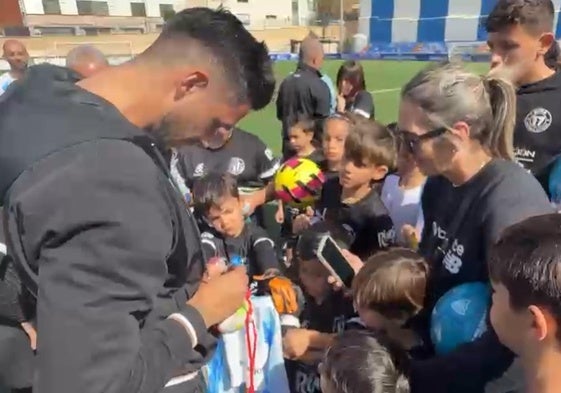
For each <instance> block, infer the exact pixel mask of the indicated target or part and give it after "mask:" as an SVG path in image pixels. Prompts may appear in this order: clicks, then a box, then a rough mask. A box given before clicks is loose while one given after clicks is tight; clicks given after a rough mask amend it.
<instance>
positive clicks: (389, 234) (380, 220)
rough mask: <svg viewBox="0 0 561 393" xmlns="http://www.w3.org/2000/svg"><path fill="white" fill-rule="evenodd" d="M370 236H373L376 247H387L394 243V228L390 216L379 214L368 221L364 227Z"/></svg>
mask: <svg viewBox="0 0 561 393" xmlns="http://www.w3.org/2000/svg"><path fill="white" fill-rule="evenodd" d="M364 230H365V231H366V233H368V234H370V237H372V236H375V239H376V244H377V245H378V249H384V248H388V247H390V246H392V245H394V244H395V228H394V225H393V221H392V219H391V217H390V216H389V215H387V214H384V215H379V216H376V217H375V218H373V219H372V220H370V221H369V222H368V225H366V228H365V229H364Z"/></svg>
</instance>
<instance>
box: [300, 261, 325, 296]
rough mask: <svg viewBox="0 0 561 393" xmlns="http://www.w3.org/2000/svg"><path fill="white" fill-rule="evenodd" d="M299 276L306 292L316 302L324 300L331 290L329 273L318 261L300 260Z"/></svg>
mask: <svg viewBox="0 0 561 393" xmlns="http://www.w3.org/2000/svg"><path fill="white" fill-rule="evenodd" d="M298 276H299V278H300V281H301V282H302V286H303V287H304V288H303V290H304V292H306V293H307V294H308V295H309V296H311V297H312V298H314V299H316V300H323V299H324V298H325V296H326V295H327V293H328V292H329V290H330V287H329V283H328V282H327V278H328V276H329V272H328V271H327V269H326V268H325V267H324V266H323V265H322V264H321V262H320V261H318V260H317V259H311V260H300V261H299V267H298Z"/></svg>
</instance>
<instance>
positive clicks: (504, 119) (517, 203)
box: [397, 63, 552, 393]
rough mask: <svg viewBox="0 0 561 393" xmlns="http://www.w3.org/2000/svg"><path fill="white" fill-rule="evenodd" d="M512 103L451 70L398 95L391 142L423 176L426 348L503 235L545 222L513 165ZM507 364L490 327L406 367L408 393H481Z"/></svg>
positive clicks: (529, 181) (507, 88)
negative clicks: (439, 306) (432, 327)
mask: <svg viewBox="0 0 561 393" xmlns="http://www.w3.org/2000/svg"><path fill="white" fill-rule="evenodd" d="M515 98H516V96H515V90H514V87H513V86H512V85H511V84H510V83H509V82H507V81H505V80H504V79H500V78H497V77H491V76H483V77H482V76H479V75H475V74H472V73H470V72H468V71H466V70H465V69H463V68H462V67H461V66H460V65H456V64H452V63H444V64H436V65H432V66H429V67H428V68H426V69H424V70H422V71H420V72H419V73H418V74H417V75H416V76H414V77H413V79H411V81H409V82H408V83H407V84H406V85H405V86H404V87H403V91H402V97H401V103H400V108H399V121H398V126H397V132H398V137H399V138H401V143H402V144H403V146H406V147H407V148H408V149H409V151H410V152H411V154H412V155H413V156H414V157H415V161H416V162H417V165H418V166H419V168H420V169H421V171H422V172H423V173H424V174H426V175H428V176H429V178H428V180H427V183H426V185H425V188H424V191H423V196H422V208H423V215H424V221H425V226H424V230H423V234H422V236H421V244H420V245H419V252H420V253H421V255H422V256H423V257H425V259H426V260H427V261H428V262H429V265H430V266H431V274H430V277H429V280H428V282H427V290H426V298H425V305H424V308H425V311H426V313H427V319H426V323H425V330H426V333H425V334H424V335H425V337H424V342H427V343H429V342H430V338H429V335H428V327H429V316H430V313H431V312H432V309H433V307H434V305H435V304H436V302H437V301H438V300H439V298H440V297H441V296H442V295H444V294H445V293H446V292H447V291H449V290H450V289H452V288H454V287H456V286H458V285H462V284H465V283H468V282H489V277H488V266H487V261H488V257H489V250H490V247H491V246H492V245H493V244H494V243H495V242H496V241H497V240H498V239H499V237H500V235H501V233H502V231H503V230H504V229H505V228H507V227H509V226H510V225H512V224H515V223H517V222H520V221H522V220H524V219H526V218H528V217H531V216H534V215H539V214H545V213H550V212H552V208H551V206H550V205H549V202H548V200H547V196H546V195H545V193H544V191H543V190H542V188H541V187H540V185H539V183H538V182H537V181H536V179H535V178H534V177H533V176H531V175H530V174H529V173H527V172H526V171H525V170H524V169H522V168H520V166H518V165H517V164H516V163H515V162H513V158H514V157H513V156H514V155H513V151H512V149H513V148H512V142H511V141H512V133H513V125H514V117H515V106H516V102H515ZM513 359H514V355H513V354H512V352H510V350H508V349H507V348H506V347H504V346H502V345H501V344H500V343H499V341H498V339H497V336H496V334H495V332H494V331H493V330H492V328H491V327H489V329H488V331H487V332H486V333H485V334H484V335H483V336H482V337H481V338H479V339H477V340H475V341H474V342H471V343H468V344H466V345H463V346H460V347H459V348H457V349H456V350H454V351H452V352H450V353H448V354H446V355H441V356H435V357H433V358H431V359H428V360H422V361H416V362H413V365H412V372H411V388H412V390H411V391H412V392H413V393H416V392H429V391H430V392H432V393H445V392H455V393H483V392H484V391H486V388H487V387H488V385H489V384H490V383H492V382H493V383H495V386H497V384H496V382H497V381H501V380H502V378H501V377H502V376H503V375H506V374H508V373H506V374H505V372H506V371H508V370H509V368H510V367H511V366H512V364H513ZM504 382H505V383H506V382H508V383H509V384H510V382H517V381H504ZM518 382H520V381H518ZM503 386H504V385H503ZM519 387H520V386H510V385H509V386H508V388H507V389H505V390H503V391H507V392H509V391H517V388H519Z"/></svg>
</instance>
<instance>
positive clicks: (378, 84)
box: [240, 60, 488, 153]
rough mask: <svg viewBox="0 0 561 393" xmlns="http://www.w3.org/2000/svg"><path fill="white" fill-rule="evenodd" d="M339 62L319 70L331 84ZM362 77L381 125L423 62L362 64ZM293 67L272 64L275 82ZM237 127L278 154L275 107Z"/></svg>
mask: <svg viewBox="0 0 561 393" xmlns="http://www.w3.org/2000/svg"><path fill="white" fill-rule="evenodd" d="M340 64H341V61H337V60H330V61H326V62H325V65H324V67H323V71H324V72H327V74H329V76H331V78H332V79H333V81H335V76H336V74H337V70H338V68H339V65H340ZM362 64H363V67H364V71H365V74H366V83H367V87H368V90H370V91H371V92H372V93H373V94H374V104H375V105H376V118H377V120H379V121H381V122H383V123H389V122H392V121H395V120H396V117H397V106H398V102H399V90H400V88H401V86H403V84H405V83H406V82H407V81H408V80H409V79H410V78H411V77H412V76H413V75H415V73H416V72H417V71H419V70H420V69H421V68H423V67H424V66H426V64H427V63H424V62H417V61H374V60H367V61H363V62H362ZM294 68H295V63H294V62H291V61H284V62H278V63H275V73H276V75H277V82H278V83H279V84H280V82H281V81H282V80H283V79H284V77H286V76H287V75H288V74H289V73H290V72H292V71H293V70H294ZM468 68H469V69H471V70H473V71H474V72H478V73H484V72H486V70H487V68H488V66H487V64H485V63H477V64H476V63H474V64H468ZM240 126H241V128H243V129H246V130H248V131H251V132H253V133H254V134H257V135H259V136H260V137H261V139H263V141H264V142H265V143H266V144H267V145H269V147H270V148H271V149H273V150H274V151H275V152H276V153H278V152H279V151H280V129H281V127H280V122H278V121H277V119H276V112H275V104H274V102H273V103H271V104H270V105H269V106H268V107H267V108H265V109H263V110H261V111H259V112H255V113H252V114H250V115H249V116H248V117H246V118H245V119H243V120H242V122H241V123H240Z"/></svg>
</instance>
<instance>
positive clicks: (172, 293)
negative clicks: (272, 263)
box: [0, 8, 275, 393]
mask: <svg viewBox="0 0 561 393" xmlns="http://www.w3.org/2000/svg"><path fill="white" fill-rule="evenodd" d="M74 75H75V74H74V73H72V72H69V70H68V69H66V68H59V67H55V66H52V65H40V66H36V67H33V68H31V69H30V70H29V72H28V74H27V77H26V78H25V80H23V81H22V82H21V83H19V84H18V86H16V87H15V88H13V89H9V90H8V92H7V93H6V95H5V96H4V97H3V100H2V101H1V103H0V163H1V164H2V165H0V168H1V169H0V170H1V172H2V173H1V175H0V179H1V180H0V197H1V200H2V202H3V204H4V208H5V210H4V211H5V217H4V218H5V220H6V222H5V227H6V229H7V233H6V235H7V243H8V252H9V254H10V255H11V256H12V257H13V260H14V265H13V268H14V269H15V270H16V271H17V272H18V273H19V276H20V278H21V280H22V282H23V284H24V285H25V286H26V288H28V291H29V292H31V293H32V294H33V295H34V299H32V300H35V299H36V306H35V307H33V308H30V309H28V310H26V311H27V312H26V315H24V318H25V319H26V320H35V319H36V321H37V326H38V328H37V333H38V343H39V344H38V354H39V355H38V357H37V370H36V378H35V381H34V390H37V391H40V392H41V393H76V392H80V393H129V392H130V393H133V392H134V393H156V392H166V393H168V392H169V393H175V392H178V393H179V392H181V393H183V392H185V393H188V392H202V391H205V387H204V383H203V378H202V375H201V373H200V372H199V370H200V368H201V366H202V365H203V364H204V363H205V362H206V360H207V359H208V358H209V356H211V355H212V353H213V348H214V345H215V338H214V336H213V335H212V334H210V333H209V331H208V329H210V328H211V327H212V326H214V325H216V324H217V323H219V322H221V321H222V320H224V319H225V318H227V317H228V316H229V315H231V314H233V313H234V311H235V310H237V309H238V307H240V305H241V304H242V303H243V301H244V297H245V294H246V292H247V285H248V280H247V274H246V271H245V269H244V268H235V269H232V270H231V271H229V272H227V273H225V274H224V275H221V276H218V277H214V278H212V279H210V280H208V281H207V280H205V281H204V282H201V279H202V277H203V272H204V270H205V261H204V260H203V258H202V251H201V243H200V235H199V232H198V229H197V227H196V223H195V222H194V219H193V217H192V216H191V214H190V212H189V210H188V209H187V208H186V206H185V201H184V200H183V195H182V194H181V192H179V191H178V189H177V185H175V184H174V181H173V178H172V176H171V174H170V173H169V162H168V161H167V160H165V159H164V157H163V155H164V154H162V151H161V149H163V150H164V153H165V151H168V149H167V148H168V147H171V146H176V145H178V144H181V143H184V142H186V141H189V140H192V139H195V138H200V137H203V136H208V135H211V134H213V133H215V132H217V130H219V129H220V128H221V127H224V128H228V127H232V126H233V125H234V124H236V123H237V122H238V121H239V120H240V119H241V118H242V117H243V116H245V115H246V114H247V113H248V111H249V110H251V109H261V108H263V107H264V106H266V105H267V103H268V102H269V101H270V99H271V97H272V94H273V91H274V86H275V81H274V76H273V72H272V64H271V61H270V59H269V54H268V51H267V47H266V46H265V45H264V44H263V43H260V42H257V41H256V40H255V38H253V36H252V35H251V34H250V33H249V32H248V31H247V30H245V28H244V27H243V25H242V23H241V22H240V21H239V20H238V19H237V18H236V17H235V16H234V15H233V14H231V13H229V12H227V11H224V10H211V9H208V8H191V9H187V10H184V11H182V12H179V13H178V14H177V15H175V16H174V17H173V18H171V19H170V20H169V21H168V22H167V23H166V25H165V26H164V28H163V31H162V33H161V34H160V36H159V37H158V38H157V39H156V41H155V42H154V43H153V44H152V45H151V46H150V47H149V48H148V49H146V51H144V52H143V53H142V54H140V55H138V56H137V57H136V58H135V59H133V60H132V61H130V62H128V63H125V64H122V65H119V66H115V67H112V68H110V69H107V70H106V71H104V72H100V73H97V74H94V75H92V76H91V77H90V78H87V79H83V80H81V81H79V82H77V81H76V79H75V77H74ZM146 129H149V130H157V131H153V132H147V131H144V130H146ZM30 141H32V142H33V143H30Z"/></svg>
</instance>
